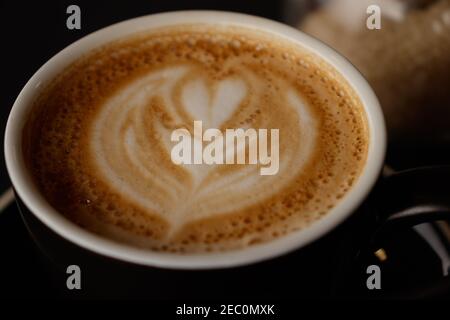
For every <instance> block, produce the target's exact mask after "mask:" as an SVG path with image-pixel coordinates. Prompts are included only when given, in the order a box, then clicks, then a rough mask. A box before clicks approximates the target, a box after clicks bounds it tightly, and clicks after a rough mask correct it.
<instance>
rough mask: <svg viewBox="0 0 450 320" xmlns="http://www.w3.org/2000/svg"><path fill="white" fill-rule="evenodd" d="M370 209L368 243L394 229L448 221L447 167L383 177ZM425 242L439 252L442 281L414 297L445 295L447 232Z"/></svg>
mask: <svg viewBox="0 0 450 320" xmlns="http://www.w3.org/2000/svg"><path fill="white" fill-rule="evenodd" d="M374 206H375V210H376V211H377V212H378V215H377V219H378V223H377V227H376V229H375V232H374V233H373V234H372V236H371V239H370V242H369V243H370V244H373V243H376V241H377V239H380V238H382V237H383V234H384V233H385V232H389V231H392V230H393V229H395V228H402V227H412V226H415V225H419V224H421V223H427V222H435V221H439V220H450V166H432V167H420V168H415V169H410V170H405V171H401V172H397V173H394V174H391V175H389V176H387V177H384V179H382V180H381V182H380V186H379V188H378V190H377V192H376V195H375V201H374ZM444 232H445V233H444ZM427 242H428V243H429V244H430V246H431V247H432V248H433V249H434V250H435V251H436V253H438V252H440V254H439V256H440V257H441V261H442V268H443V270H442V272H443V275H444V278H443V279H441V280H439V281H437V282H435V283H433V284H431V285H430V286H429V287H427V288H420V289H419V290H417V292H415V293H414V296H415V297H422V298H423V297H431V296H436V295H441V294H449V293H450V277H449V272H450V255H449V248H450V232H449V231H448V230H447V231H443V232H442V234H439V235H437V236H436V237H430V238H429V239H428V240H427ZM370 244H369V245H370Z"/></svg>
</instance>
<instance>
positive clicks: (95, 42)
mask: <svg viewBox="0 0 450 320" xmlns="http://www.w3.org/2000/svg"><path fill="white" fill-rule="evenodd" d="M186 23H212V24H215V25H217V24H226V25H230V24H232V25H237V26H245V27H249V28H257V29H258V30H262V31H265V32H269V33H272V34H276V35H277V36H281V37H284V38H287V39H288V40H289V41H291V42H293V43H299V44H300V45H301V46H302V47H303V48H306V49H307V50H310V51H312V52H314V53H315V54H316V55H318V56H319V57H321V58H322V59H323V60H325V61H327V62H328V63H330V64H331V65H332V66H333V67H334V68H335V69H336V70H337V71H338V72H339V73H341V74H342V75H343V76H344V78H345V79H347V81H348V82H349V84H350V85H351V86H352V87H353V88H354V90H355V92H356V93H357V94H358V96H359V97H360V99H361V101H362V103H363V105H364V108H365V111H366V115H367V119H368V124H369V134H370V143H369V150H368V158H367V162H366V164H365V168H364V170H363V172H362V173H361V175H360V177H359V178H358V180H357V181H356V183H355V185H354V186H353V187H352V188H351V190H349V192H348V193H347V194H346V195H345V196H344V198H343V199H342V200H341V201H340V202H339V203H338V204H337V205H336V206H335V207H334V208H333V209H332V210H331V212H329V213H328V214H327V215H326V216H325V217H323V218H321V219H320V220H319V221H316V222H315V223H313V224H312V225H311V226H309V227H307V228H305V229H303V230H300V231H296V232H292V233H290V234H288V235H286V236H284V237H281V238H279V239H276V240H272V241H270V242H267V243H263V244H257V245H253V246H250V247H248V248H245V249H240V250H236V251H229V252H223V253H207V254H188V255H178V254H170V253H159V252H153V251H150V250H145V249H140V248H137V247H133V246H130V245H126V244H121V243H118V242H115V241H113V240H110V239H107V238H104V237H101V236H99V235H96V234H93V233H91V232H88V231H87V230H85V229H82V228H81V227H79V226H77V225H76V224H74V223H72V222H71V221H69V220H68V219H67V218H65V217H64V216H63V215H61V214H60V213H58V212H57V211H56V210H55V209H54V208H53V207H51V206H50V205H49V204H48V202H47V201H46V200H45V199H44V197H43V196H42V195H41V194H40V193H39V191H38V189H37V187H36V185H35V184H34V183H33V182H32V179H31V177H30V174H29V173H28V172H27V170H26V167H25V164H24V159H23V154H22V145H21V141H22V130H23V126H24V123H25V121H26V118H27V115H28V112H29V110H30V106H31V101H32V100H33V99H34V98H35V97H36V94H37V92H38V91H39V87H40V86H41V85H42V83H44V82H46V81H48V80H49V79H51V78H53V77H54V76H56V74H58V72H60V71H62V70H63V69H64V67H65V66H67V65H68V64H70V62H72V61H74V60H75V59H76V58H78V57H79V56H80V55H81V54H82V53H84V52H87V51H89V50H91V49H92V48H94V47H96V46H99V45H101V44H103V43H106V42H109V41H111V40H114V39H117V38H120V37H122V36H125V35H127V34H132V33H134V32H138V31H142V30H147V29H150V28H155V27H162V26H168V25H172V24H186ZM385 149H386V129H385V122H384V118H383V114H382V111H381V108H380V105H379V103H378V100H377V98H376V96H375V94H374V93H373V91H372V89H371V88H370V86H369V85H368V83H367V82H366V80H365V79H364V78H363V77H362V76H361V75H360V73H359V72H358V71H357V70H356V69H355V68H354V67H353V66H352V65H351V64H350V63H349V62H348V61H347V60H346V59H345V58H343V57H342V56H340V55H339V54H338V53H336V52H335V51H334V50H332V49H330V48H329V47H328V46H326V45H324V44H323V43H322V42H320V41H318V40H316V39H314V38H312V37H310V36H308V35H306V34H304V33H302V32H300V31H299V30H296V29H294V28H292V27H289V26H287V25H284V24H281V23H278V22H275V21H272V20H268V19H265V18H260V17H255V16H250V15H246V14H240V13H231V12H223V11H175V12H168V13H159V14H153V15H147V16H143V17H139V18H134V19H130V20H126V21H124V22H120V23H117V24H114V25H111V26H109V27H106V28H103V29H101V30H99V31H96V32H94V33H91V34H89V35H87V36H85V37H84V38H82V39H80V40H78V41H76V42H74V43H73V44H71V45H69V46H68V47H66V48H65V49H63V50H62V51H60V52H59V53H58V54H56V55H55V56H53V57H52V58H51V59H50V60H48V61H47V62H46V63H45V64H44V65H43V66H42V67H41V68H40V69H39V70H38V71H37V72H36V73H35V74H34V75H33V76H32V77H31V79H30V80H29V81H28V82H27V84H26V85H25V87H24V88H23V89H22V91H21V92H20V94H19V96H18V97H17V99H16V101H15V103H14V105H13V108H12V110H11V113H10V115H9V118H8V122H7V126H6V132H5V159H6V166H7V170H8V173H9V176H10V178H11V181H12V184H13V186H14V189H15V192H16V194H17V195H18V196H19V197H20V199H21V200H22V201H23V203H24V204H25V206H26V207H27V208H28V209H29V210H30V211H31V212H32V213H33V214H34V215H35V216H36V217H37V218H38V219H39V220H40V221H41V222H43V223H44V224H45V225H46V226H47V227H49V228H50V229H51V230H53V231H54V232H56V233H57V234H59V235H60V236H62V237H63V238H65V239H67V240H69V241H71V242H73V243H75V244H77V245H79V246H81V247H83V248H85V249H88V250H90V251H93V252H95V253H98V254H101V255H104V256H108V257H111V258H115V259H118V260H122V261H126V262H131V263H135V264H140V265H146V266H154V267H164V268H174V269H212V268H226V267H234V266H241V265H246V264H250V263H255V262H259V261H262V260H266V259H269V258H274V257H277V256H280V255H282V254H285V253H288V252H291V251H293V250H296V249H299V248H302V247H304V246H305V245H307V244H309V243H310V242H312V241H314V240H316V239H318V238H320V237H322V236H323V235H325V234H326V233H328V232H329V231H330V230H332V229H334V228H335V227H336V226H338V225H339V224H340V223H341V222H342V221H343V220H345V219H346V218H347V217H348V216H349V215H351V214H352V213H353V212H354V211H355V210H356V209H357V207H358V206H359V205H360V204H361V203H362V201H363V200H364V199H365V198H366V196H367V195H368V193H369V192H370V190H371V189H372V187H373V185H374V184H375V182H376V180H377V178H378V176H379V173H380V171H381V168H382V165H383V162H384V156H385Z"/></svg>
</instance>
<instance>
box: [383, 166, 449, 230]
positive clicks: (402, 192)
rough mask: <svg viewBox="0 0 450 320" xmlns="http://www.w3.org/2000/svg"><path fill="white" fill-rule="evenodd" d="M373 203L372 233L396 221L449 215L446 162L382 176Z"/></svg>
mask: <svg viewBox="0 0 450 320" xmlns="http://www.w3.org/2000/svg"><path fill="white" fill-rule="evenodd" d="M374 205H375V208H376V211H377V212H378V226H377V230H376V232H375V236H376V234H377V233H379V232H383V231H384V230H386V229H389V228H395V227H396V226H398V225H403V226H405V225H416V224H420V223H424V222H431V221H436V220H443V219H450V166H433V167H421V168H416V169H410V170H405V171H401V172H397V173H394V174H391V175H389V176H387V177H385V178H383V179H382V180H381V182H380V185H379V188H378V192H377V193H376V195H375V201H374Z"/></svg>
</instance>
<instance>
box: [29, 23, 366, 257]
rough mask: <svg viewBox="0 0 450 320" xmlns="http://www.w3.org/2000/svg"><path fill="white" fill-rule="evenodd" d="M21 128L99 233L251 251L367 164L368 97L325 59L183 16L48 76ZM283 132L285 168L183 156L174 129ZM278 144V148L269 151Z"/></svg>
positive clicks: (63, 194)
mask: <svg viewBox="0 0 450 320" xmlns="http://www.w3.org/2000/svg"><path fill="white" fill-rule="evenodd" d="M32 110H33V111H32V112H31V114H30V118H29V120H28V122H27V124H26V126H25V131H24V140H23V146H24V152H25V159H26V161H27V162H28V166H29V168H30V170H31V172H32V174H33V176H34V178H35V180H36V183H37V184H38V187H39V188H40V190H42V193H43V194H44V196H45V197H46V199H47V200H48V201H49V203H50V204H51V205H52V206H54V207H55V208H56V209H57V210H58V211H59V212H61V213H62V214H64V215H65V216H66V217H67V218H69V219H70V220H72V221H73V222H75V223H77V224H78V225H80V226H82V227H83V228H86V229H88V230H90V231H92V232H95V233H97V234H100V235H103V236H106V237H108V238H112V239H114V240H116V241H120V242H125V243H128V244H133V245H136V246H140V247H145V248H149V249H151V250H155V251H167V252H186V253H191V252H209V251H213V252H214V251H224V250H232V249H239V248H245V247H248V246H250V245H253V244H256V243H261V242H267V241H270V240H272V239H276V238H279V237H282V236H283V235H286V234H288V233H291V232H293V231H296V230H300V229H303V228H305V227H307V226H308V225H310V224H311V223H314V222H315V221H317V220H319V219H320V218H321V217H322V216H324V215H326V214H327V213H328V212H329V211H330V210H331V209H332V208H333V207H334V206H335V205H336V204H337V203H339V201H340V199H341V198H342V197H344V196H345V195H346V193H347V192H348V191H349V190H350V189H351V187H352V185H353V184H354V183H355V181H356V180H357V179H358V177H359V175H360V173H361V172H362V170H363V168H364V165H365V162H366V158H367V150H368V141H369V133H368V127H367V119H366V115H365V112H364V109H363V106H362V103H361V101H360V100H359V98H358V97H357V95H356V93H355V92H354V90H353V89H352V88H351V87H350V86H349V85H348V83H347V81H346V80H345V79H344V78H343V77H342V76H341V75H340V74H339V73H338V72H337V71H336V70H335V69H334V68H333V67H331V66H330V65H329V64H327V63H326V62H324V61H323V60H321V59H320V58H318V57H317V56H315V55H314V54H312V53H310V52H308V51H307V50H305V49H303V48H301V47H299V46H298V45H296V44H293V43H291V42H288V41H287V40H283V39H281V38H275V37H274V36H272V35H269V34H267V33H264V32H261V31H254V30H250V29H246V28H243V27H231V26H227V27H224V26H221V27H219V26H210V25H200V24H198V25H182V26H176V27H170V28H164V29H159V30H155V31H152V32H144V33H139V34H135V35H133V36H128V37H126V38H124V39H121V40H118V41H115V42H112V43H109V44H107V45H104V46H102V47H100V48H98V49H95V50H93V51H91V52H89V53H88V54H86V55H85V56H83V57H82V58H80V59H79V60H77V61H76V62H75V63H73V64H72V65H70V66H69V67H68V68H67V69H66V70H64V71H63V72H62V73H61V74H60V75H59V76H58V77H56V79H54V80H53V81H52V82H51V83H50V84H48V85H47V86H45V88H44V89H43V90H42V93H41V94H40V96H39V98H38V99H36V101H35V105H34V107H33V109H32ZM194 120H202V121H203V128H204V129H207V128H218V129H220V130H221V131H225V129H229V128H232V129H235V128H243V129H246V128H254V129H269V130H270V129H279V136H280V137H279V171H278V173H277V174H276V175H272V176H271V175H268V176H264V175H260V165H245V164H235V165H232V164H229V165H206V164H203V165H175V164H174V163H173V162H172V161H171V158H170V151H171V148H172V147H173V145H174V142H171V140H170V135H171V133H172V132H173V130H175V129H177V128H186V129H188V130H190V131H192V130H193V122H194ZM269 150H270V148H269Z"/></svg>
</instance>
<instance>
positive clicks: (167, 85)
mask: <svg viewBox="0 0 450 320" xmlns="http://www.w3.org/2000/svg"><path fill="white" fill-rule="evenodd" d="M231 69H233V68H232V66H231V65H230V66H229V68H227V67H224V70H231ZM236 70H238V71H236ZM270 79H271V80H270V83H271V86H273V88H276V91H275V92H276V94H270V92H267V81H265V80H263V79H261V77H259V76H258V75H255V74H254V72H252V71H251V70H250V69H246V68H245V67H242V66H239V68H234V72H232V73H230V74H228V75H227V74H224V75H223V76H221V77H220V78H214V77H212V76H210V75H209V74H208V72H206V71H204V70H201V69H200V68H199V67H198V66H195V65H179V66H173V67H166V68H162V69H159V70H156V71H152V72H150V73H147V74H145V75H142V76H140V77H139V78H136V79H135V80H134V81H132V82H130V83H127V84H126V85H124V86H123V87H121V88H120V89H119V90H117V92H116V93H115V94H114V95H113V96H112V97H110V98H109V99H108V100H107V101H106V102H105V103H104V105H103V106H102V108H101V109H100V112H99V113H98V116H97V117H96V118H95V120H94V121H93V125H92V130H93V135H92V137H93V138H92V140H91V146H90V150H91V151H92V152H93V154H94V162H95V165H96V166H97V168H98V171H99V173H100V175H101V176H102V177H103V180H104V181H105V183H107V184H108V185H109V186H110V187H111V188H112V189H113V190H116V191H117V193H118V194H122V195H124V196H125V197H126V198H127V199H128V200H129V201H131V202H132V203H133V204H136V205H138V206H140V207H142V208H145V209H146V210H147V211H148V212H151V213H152V214H156V215H158V216H160V217H162V218H163V219H165V220H166V221H167V222H169V223H170V225H171V226H172V231H176V230H177V229H179V228H180V227H181V226H183V225H184V224H186V223H188V222H192V221H194V220H197V219H201V218H207V217H211V216H215V215H219V214H227V213H232V212H236V211H237V210H242V209H244V208H246V207H249V206H251V205H255V204H257V203H259V202H260V201H263V200H267V199H269V198H270V197H272V196H274V195H276V194H277V193H279V192H280V191H281V190H282V189H283V187H285V186H287V185H289V183H290V182H291V180H292V178H293V177H295V176H296V174H297V173H299V172H300V171H301V170H302V167H303V166H304V165H305V164H306V162H307V161H308V159H309V157H310V155H311V154H312V150H313V147H314V143H315V137H316V121H315V120H314V117H313V116H312V114H311V111H310V109H309V107H308V105H307V104H306V103H304V101H303V99H302V98H301V96H300V95H299V93H298V92H297V91H295V90H294V88H292V87H291V86H290V84H289V83H287V82H286V81H285V80H283V79H282V77H279V76H277V75H276V74H272V75H270ZM283 115H284V116H283ZM194 120H202V121H203V130H205V129H207V128H219V129H220V130H222V132H223V131H224V129H225V128H233V129H235V128H244V129H246V128H250V127H251V128H255V129H259V128H264V129H273V128H277V129H280V163H279V171H278V174H276V175H273V176H261V175H260V171H259V169H260V167H259V165H206V164H202V165H180V166H177V165H175V164H173V163H172V161H171V159H170V151H171V149H172V147H173V146H174V143H173V142H171V140H170V135H171V133H172V131H173V130H174V129H177V128H182V127H184V128H187V129H188V130H190V131H192V125H193V121H194Z"/></svg>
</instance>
